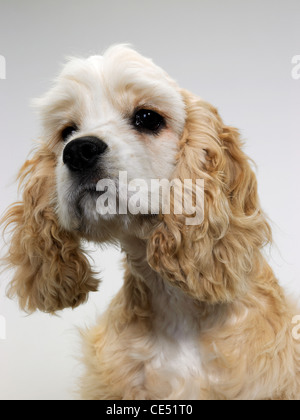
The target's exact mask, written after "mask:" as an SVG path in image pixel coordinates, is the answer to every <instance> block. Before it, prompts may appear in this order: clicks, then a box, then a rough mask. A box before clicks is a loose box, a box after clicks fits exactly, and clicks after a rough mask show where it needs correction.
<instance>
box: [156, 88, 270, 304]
mask: <svg viewBox="0 0 300 420" xmlns="http://www.w3.org/2000/svg"><path fill="white" fill-rule="evenodd" d="M182 94H183V97H184V99H185V103H186V111H187V118H186V124H185V130H184V134H183V137H182V139H181V141H180V151H179V155H178V162H177V166H176V169H175V173H174V179H180V181H181V182H182V183H184V180H185V179H191V180H193V182H194V183H195V182H196V179H202V180H204V219H203V221H202V223H201V224H199V225H198V226H190V225H189V224H187V218H186V217H185V216H184V215H177V214H174V212H173V214H169V215H162V216H161V218H162V220H161V221H160V223H159V226H158V227H157V228H156V229H155V230H154V232H153V234H152V236H151V238H150V240H149V242H148V260H149V263H150V265H151V266H152V268H153V269H154V270H156V271H157V272H158V273H160V274H161V275H162V276H163V278H165V279H167V280H169V281H170V282H171V283H172V284H173V285H174V286H177V287H179V288H180V289H181V290H183V291H184V292H186V293H187V294H189V295H190V296H191V297H193V298H195V299H197V300H198V301H207V302H210V303H217V302H229V301H232V300H233V299H234V298H236V297H237V296H239V295H241V294H242V293H243V292H244V291H245V290H247V288H248V286H249V281H250V280H251V277H252V276H254V275H255V274H256V275H257V274H258V273H257V272H258V271H259V270H260V269H261V263H262V258H263V257H262V254H261V248H262V247H263V246H264V245H265V244H267V243H268V242H270V241H271V230H270V227H269V225H268V223H267V221H266V218H265V216H264V214H263V212H262V210H261V208H260V204H259V200H258V195H257V182H256V177H255V174H254V173H253V171H252V169H251V166H250V163H249V159H248V157H247V156H246V155H245V154H244V152H243V151H242V149H241V142H240V139H239V133H238V131H237V130H236V129H234V128H231V127H227V126H225V125H224V124H223V122H222V120H221V118H220V117H219V115H218V113H217V111H216V109H215V108H213V107H212V106H211V105H209V104H207V103H205V102H203V101H201V100H199V99H198V98H195V97H194V96H193V95H191V94H190V93H188V92H186V91H182ZM172 200H173V201H174V197H173V198H171V201H172ZM195 200H196V198H195ZM195 200H194V201H195ZM173 204H174V203H173ZM171 208H174V205H173V206H171Z"/></svg>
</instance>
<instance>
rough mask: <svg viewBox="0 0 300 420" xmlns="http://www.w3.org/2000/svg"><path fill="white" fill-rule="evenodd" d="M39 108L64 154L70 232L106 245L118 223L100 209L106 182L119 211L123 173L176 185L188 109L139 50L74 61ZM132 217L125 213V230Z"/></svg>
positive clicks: (59, 175)
mask: <svg viewBox="0 0 300 420" xmlns="http://www.w3.org/2000/svg"><path fill="white" fill-rule="evenodd" d="M38 106H39V107H40V110H41V112H42V116H43V120H44V125H45V131H46V138H48V141H49V143H50V145H51V147H52V149H53V151H54V152H55V154H56V156H57V166H56V185H57V214H58V217H59V221H60V223H61V225H62V226H63V227H64V228H65V229H67V230H79V231H80V232H81V233H82V234H88V236H89V237H90V238H92V239H99V237H101V232H103V231H104V230H105V228H107V225H108V224H109V222H113V223H114V224H116V221H114V220H112V219H114V216H113V215H112V214H109V215H107V216H106V217H104V216H103V215H100V212H99V208H97V205H99V201H98V202H97V200H98V198H99V196H100V195H101V191H96V187H97V184H98V182H99V181H100V180H102V179H109V180H111V181H112V182H113V183H114V185H115V187H116V188H115V191H116V194H117V212H116V213H118V207H119V204H120V200H122V194H120V185H119V174H120V172H123V173H126V176H127V180H128V183H130V182H131V181H133V180H134V179H143V180H145V181H147V182H150V180H151V179H159V180H161V179H170V177H171V175H172V173H173V171H174V167H175V163H176V154H177V153H178V147H179V146H178V144H179V139H180V138H181V136H182V131H183V128H184V123H185V104H184V101H183V99H182V96H181V94H180V92H179V88H178V87H177V85H176V84H175V82H174V81H173V80H171V79H170V77H169V76H168V75H167V74H166V73H165V72H164V71H162V70H161V69H160V68H159V67H157V66H156V65H154V64H153V63H152V61H150V60H148V59H146V58H144V57H142V56H140V55H139V54H138V53H136V52H134V51H133V50H131V49H129V48H126V47H124V46H117V47H113V48H111V49H110V50H108V51H107V52H106V54H105V55H104V56H103V57H102V56H93V57H90V58H88V59H86V60H81V59H72V60H71V61H70V62H69V63H68V64H67V65H66V67H65V69H64V70H63V72H62V74H61V75H60V76H59V78H58V79H57V82H56V85H55V86H54V88H53V89H52V90H51V91H50V92H49V93H48V94H47V95H46V96H45V97H43V98H42V99H40V100H38ZM102 193H103V191H102ZM112 193H114V189H113V190H112ZM128 194H129V195H130V192H128ZM112 199H114V198H112ZM124 199H125V198H124ZM126 200H128V197H126ZM117 216H118V215H117ZM130 218H131V217H130V214H129V213H128V215H124V216H123V221H124V222H125V223H123V224H124V225H128V224H129V220H130ZM118 219H120V218H118ZM95 235H96V236H95Z"/></svg>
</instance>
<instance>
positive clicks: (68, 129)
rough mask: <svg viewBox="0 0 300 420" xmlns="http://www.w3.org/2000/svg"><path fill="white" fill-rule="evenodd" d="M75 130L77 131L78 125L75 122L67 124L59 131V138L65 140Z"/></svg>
mask: <svg viewBox="0 0 300 420" xmlns="http://www.w3.org/2000/svg"><path fill="white" fill-rule="evenodd" d="M76 131H78V127H77V126H76V125H75V124H73V125H68V126H67V127H65V128H64V129H63V131H62V132H61V138H62V139H63V141H67V140H68V138H69V137H71V136H73V135H74V133H76Z"/></svg>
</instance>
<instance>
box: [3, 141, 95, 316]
mask: <svg viewBox="0 0 300 420" xmlns="http://www.w3.org/2000/svg"><path fill="white" fill-rule="evenodd" d="M55 164H56V157H55V155H54V154H53V153H52V152H51V151H49V150H47V148H46V146H42V147H41V148H40V150H38V151H37V152H36V153H35V155H34V156H33V158H32V160H29V161H27V162H26V163H25V165H24V166H23V168H22V169H21V172H20V175H19V178H20V185H21V187H22V189H23V201H22V202H19V203H15V204H14V205H12V206H11V207H10V208H9V209H8V210H7V213H6V214H5V215H4V217H3V219H2V221H1V223H2V224H3V225H4V226H5V229H4V230H6V229H7V228H8V227H10V230H11V233H12V235H11V238H10V245H9V251H8V254H7V256H6V258H5V263H6V264H7V265H8V266H9V267H11V268H16V272H15V275H14V278H13V280H12V282H11V284H10V286H9V290H8V295H9V297H14V296H18V298H19V303H20V307H21V308H22V309H23V310H26V311H28V312H33V311H35V310H36V309H39V310H41V311H44V312H49V313H55V312H56V311H58V310H61V309H64V308H67V307H72V308H74V307H76V306H78V305H79V304H80V303H83V302H84V301H85V300H86V299H87V295H88V293H89V292H90V291H96V290H97V285H98V282H97V280H95V279H94V278H93V273H92V270H91V268H90V265H89V262H88V259H87V258H86V256H85V255H84V252H83V251H82V250H81V248H80V239H79V238H78V237H77V236H75V235H74V234H73V233H69V232H66V231H65V230H63V229H62V228H60V226H59V224H58V220H57V216H56V214H55V210H54V206H55Z"/></svg>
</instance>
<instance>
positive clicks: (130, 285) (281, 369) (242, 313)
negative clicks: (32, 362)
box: [2, 47, 300, 400]
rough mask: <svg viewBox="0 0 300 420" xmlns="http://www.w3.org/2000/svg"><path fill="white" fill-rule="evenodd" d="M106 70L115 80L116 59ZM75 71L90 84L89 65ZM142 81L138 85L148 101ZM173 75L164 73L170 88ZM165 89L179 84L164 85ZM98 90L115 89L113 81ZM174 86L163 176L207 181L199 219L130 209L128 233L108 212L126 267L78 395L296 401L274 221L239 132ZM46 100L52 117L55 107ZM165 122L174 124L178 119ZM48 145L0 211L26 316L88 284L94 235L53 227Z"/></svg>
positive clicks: (92, 343) (299, 352) (87, 354)
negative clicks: (270, 249)
mask: <svg viewBox="0 0 300 420" xmlns="http://www.w3.org/2000/svg"><path fill="white" fill-rule="evenodd" d="M122 48H123V47H121V48H120V49H119V50H118V49H117V50H114V51H117V53H119V52H120V51H123V50H122ZM126 51H127V50H125V53H126ZM128 54H129V53H128ZM130 54H132V53H130ZM130 54H129V56H130ZM112 55H113V53H112ZM125 57H127V56H126V54H125ZM134 60H135V61H134V67H133V68H134V69H136V68H138V67H136V66H138V64H137V63H139V58H138V57H136V55H134ZM140 61H141V63H142V64H141V66H145V67H147V66H149V69H148V72H147V74H146V76H147V77H150V76H149V74H152V73H151V71H150V70H151V68H152V67H151V65H152V64H150V62H148V61H147V62H145V61H142V60H140ZM112 62H113V61H112ZM118 62H119V61H118ZM124 62H126V60H125V61H124ZM122 63H123V62H122ZM81 65H82V64H81ZM74 66H75V68H77V67H76V63H75V64H74ZM84 68H85V67H84ZM93 68H94V67H93ZM112 68H113V69H114V70H115V69H116V75H115V80H119V79H118V73H117V70H118V69H117V68H116V67H114V66H113V67H112ZM147 68H148V67H147ZM70 71H71V70H70ZM135 74H139V75H140V71H139V72H138V73H134V75H135ZM159 74H160V73H159ZM76 75H77V73H76ZM93 75H94V76H93V77H96V76H95V74H94V73H93ZM125 76H126V74H125ZM125 76H124V79H126V77H125ZM146 76H145V77H146ZM76 77H77V78H79V76H76ZM84 77H85V80H88V72H87V70H85V71H84ZM163 77H165V76H164V75H163V73H161V78H163ZM140 79H141V80H140ZM140 79H139V85H138V87H136V88H137V89H140V91H139V92H138V93H139V96H138V97H139V98H143V90H142V87H141V86H142V77H140ZM70 80H71V81H72V80H73V79H72V78H70V77H69V76H68V83H70ZM76 80H77V79H76ZM151 80H152V79H151ZM120 83H121V82H120ZM170 83H171V82H170V81H169V79H166V86H169V84H170ZM77 84H78V83H77ZM86 86H87V83H85V89H86ZM149 86H150V87H152V86H153V85H152V84H151V85H149ZM126 88H128V86H127V85H126ZM128 89H129V88H128ZM170 89H174V92H175V90H176V89H177V88H176V85H175V84H173V82H172V83H171V88H170ZM70 91H71V92H73V89H70ZM57 92H58V91H57ZM107 92H108V93H107V95H109V94H112V95H113V92H114V90H113V88H112V93H111V92H110V91H109V90H108V89H107ZM167 92H169V90H168V91H167ZM178 92H179V94H180V97H181V98H182V100H183V102H184V104H185V111H186V119H185V127H184V132H183V135H182V137H181V139H180V141H179V144H178V148H177V150H178V153H177V158H176V165H175V169H174V172H173V175H172V178H173V179H180V180H182V181H183V180H184V179H192V180H194V181H195V180H196V179H204V181H205V197H204V199H205V211H204V220H203V223H202V224H201V225H199V226H189V225H187V224H186V223H185V222H186V218H185V215H176V214H174V212H173V213H172V214H170V215H159V216H155V217H152V218H147V217H146V218H143V217H140V216H136V217H135V218H132V219H130V223H131V225H129V226H130V231H128V230H126V229H125V228H124V227H123V229H122V222H121V221H120V222H114V221H111V220H110V221H109V222H107V224H106V230H105V229H104V233H105V235H107V236H106V237H107V238H109V240H111V238H113V239H114V240H118V241H119V242H120V244H121V246H122V249H123V251H124V252H125V254H126V263H125V271H126V274H125V279H124V285H123V287H122V289H121V290H120V291H119V293H118V294H117V296H116V297H115V298H114V299H113V301H112V302H111V304H110V307H109V309H108V310H107V312H106V313H105V314H104V315H103V316H102V317H101V319H100V320H99V322H98V325H97V326H96V327H94V328H92V329H90V330H89V331H84V332H82V335H83V338H84V357H83V359H84V363H85V365H86V372H85V375H84V377H83V378H82V381H81V384H80V393H81V396H82V398H84V399H95V400H97V399H227V400H228V399H299V398H300V344H299V341H296V339H294V338H293V337H292V328H293V324H292V317H293V314H294V312H293V309H292V306H290V305H289V304H288V302H287V300H286V297H285V295H284V292H283V290H282V289H281V287H280V286H279V284H278V281H277V280H276V278H275V277H274V274H273V272H272V270H271V268H270V267H269V265H268V264H267V262H266V260H265V258H264V256H263V253H262V250H263V247H264V246H265V245H266V244H268V243H270V242H271V239H272V238H271V230H270V226H269V224H268V222H267V220H266V217H265V215H264V213H263V211H262V210H261V207H260V203H259V199H258V195H257V181H256V177H255V174H254V172H253V170H252V168H251V165H250V161H249V159H248V157H247V156H246V155H245V153H244V152H243V151H242V144H241V141H240V136H239V133H238V131H237V130H236V129H234V128H232V127H228V126H226V125H224V123H223V121H222V120H221V118H220V116H219V115H218V112H217V111H216V109H215V108H213V107H212V106H211V105H209V104H208V103H206V102H204V101H202V100H200V99H199V98H197V97H195V96H194V95H192V94H191V93H189V92H187V91H185V90H180V89H179V88H178V91H177V90H176V92H175V93H176V95H174V98H177V99H176V101H177V107H178V109H181V108H180V106H181V102H180V100H178V97H177V94H178ZM54 93H55V92H54ZM134 94H136V93H134ZM156 95H157V97H158V98H159V95H158V94H157V93H156ZM54 96H55V95H54V94H53V95H52V96H51V95H50V97H49V98H50V99H51V101H53V97H54ZM74 96H75V95H74ZM166 97H168V94H166ZM49 98H48V99H46V105H47V106H48V102H47V101H48V100H49V101H50V99H49ZM62 98H63V99H64V100H65V96H64V95H63V96H62ZM84 98H85V100H87V98H88V96H87V95H85V96H84ZM146 98H147V100H146V99H145V103H149V102H150V103H151V101H150V99H149V88H148V90H147V96H146ZM139 100H140V101H141V103H143V102H142V99H139ZM51 101H50V104H51V106H50V108H49V109H51V112H52V113H53V115H54V116H53V120H55V124H54V123H53V125H54V126H56V125H57V124H58V122H57V121H59V115H60V113H61V112H62V111H61V109H63V106H65V102H63V105H62V104H61V103H60V107H58V106H57V108H56V107H55V104H54V105H53V103H52V102H51ZM162 102H163V101H162ZM76 104H77V106H79V105H78V102H76ZM129 105H130V104H129ZM129 105H128V104H127V105H126V107H127V108H128V107H129ZM163 106H164V104H163V103H162V105H161V107H162V108H163ZM127 108H126V109H127ZM175 108H176V107H175ZM175 108H174V109H175ZM45 109H46V111H44V112H45V115H46V117H47V112H50V111H49V109H48V107H46V108H45ZM176 109H177V108H176ZM55 112H56V113H55ZM82 115H84V113H83V114H82ZM46 121H48V119H47V118H46ZM107 121H108V119H107ZM47 124H50V125H51V124H52V123H49V122H47ZM64 124H65V121H64ZM107 124H108V123H107ZM174 124H175V123H174ZM123 126H124V127H125V123H123V125H122V129H123ZM174 126H175V127H176V129H173V133H175V134H176V133H177V132H179V126H180V124H178V126H177V125H174ZM50 128H51V127H50ZM53 130H54V128H53ZM126 132H127V131H126ZM128 133H130V131H128ZM175 134H172V139H173V138H174V136H175ZM156 141H159V139H157V140H156ZM170 141H171V140H170ZM51 142H52V141H50V142H49V144H48V143H47V142H45V143H43V144H42V145H41V147H40V149H39V150H38V151H37V152H36V153H35V155H34V157H33V159H32V160H31V161H28V162H27V163H26V164H25V165H24V167H23V169H22V171H21V175H20V179H21V184H22V185H23V200H22V202H20V203H17V204H15V205H13V206H12V207H11V208H10V209H9V210H8V212H7V214H6V215H5V217H4V219H3V221H2V223H3V224H4V225H5V226H6V227H8V226H11V228H12V237H11V242H10V247H9V252H8V256H7V259H6V262H7V264H8V265H9V266H10V267H16V273H15V276H14V278H13V280H12V282H11V285H10V289H9V295H10V296H14V295H17V296H18V297H19V302H20V305H21V307H22V308H23V309H25V310H27V311H30V312H32V311H34V310H36V309H39V310H42V311H46V312H50V313H54V312H56V311H58V310H60V309H63V308H65V307H76V306H77V305H79V304H80V303H82V302H84V301H85V300H86V298H87V296H88V293H89V292H90V291H95V290H96V289H97V280H95V279H94V275H93V272H92V270H91V268H90V266H89V263H88V260H87V258H86V256H85V255H84V252H83V251H82V249H81V246H80V236H83V237H88V238H90V237H92V234H94V230H95V226H97V224H96V222H94V223H95V224H94V225H93V226H92V227H91V229H90V230H88V231H87V233H85V234H80V233H79V230H74V231H71V232H69V231H67V230H65V229H64V228H63V227H62V226H60V225H61V223H59V218H58V216H57V213H58V211H57V206H58V204H57V201H58V200H57V185H56V184H57V180H56V174H55V168H56V166H58V162H57V154H59V153H61V152H60V150H61V149H62V146H59V140H58V141H57V142H56V143H57V144H56V145H55V146H53V144H52V143H51ZM149 143H150V142H149ZM151 145H152V146H151V147H153V142H151ZM113 147H114V148H115V149H116V148H117V144H114V146H113ZM124 148H125V146H124ZM57 150H58V151H57ZM124 150H125V149H124ZM162 150H163V149H162ZM132 156H133V155H132ZM133 157H134V156H133ZM160 158H161V159H162V158H163V156H160ZM171 164H172V162H169V167H171V166H170V165H171ZM162 166H163V165H162ZM62 187H63V185H62V186H61V188H62ZM62 191H63V190H62ZM174 200H175V199H174V197H173V200H172V202H171V208H173V209H174V206H175V202H174ZM66 214H67V212H66V211H65V212H63V217H64V218H65V219H66V218H67V216H66ZM65 219H64V222H65V223H67V222H68V220H65ZM77 222H78V221H77ZM79 222H80V221H79ZM101 223H102V222H101ZM128 223H129V222H128ZM67 225H68V226H69V225H70V226H72V223H70V224H68V223H67ZM77 226H79V224H78V223H77ZM126 226H128V224H127V225H126ZM70 230H71V229H70ZM96 233H97V232H96ZM100 233H101V234H102V232H100ZM103 235H104V234H103ZM95 237H97V234H95ZM99 238H100V234H99ZM104 240H105V239H104ZM99 241H100V239H99Z"/></svg>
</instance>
